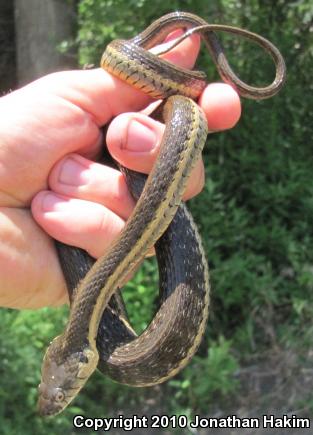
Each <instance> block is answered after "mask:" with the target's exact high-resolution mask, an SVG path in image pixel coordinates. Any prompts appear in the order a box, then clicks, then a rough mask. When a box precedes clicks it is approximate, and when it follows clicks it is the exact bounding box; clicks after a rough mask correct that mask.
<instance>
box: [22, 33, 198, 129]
mask: <svg viewBox="0 0 313 435" xmlns="http://www.w3.org/2000/svg"><path fill="white" fill-rule="evenodd" d="M175 36H177V32H175ZM199 48H200V39H199V36H198V35H192V36H191V37H189V38H187V39H185V40H184V41H182V43H180V44H179V46H177V47H175V48H173V50H171V51H170V52H169V53H166V54H164V56H162V57H163V58H164V59H166V60H168V61H170V62H173V63H175V64H176V65H178V66H181V67H184V68H192V67H193V66H194V63H195V61H196V58H197V55H198V52H199ZM41 85H42V86H43V87H44V88H45V89H47V86H48V87H49V90H50V91H52V92H54V93H55V94H57V95H58V96H60V97H62V98H64V99H66V100H68V101H70V102H71V103H73V104H75V105H77V106H78V107H80V108H81V109H83V110H84V111H86V112H88V113H89V114H91V115H92V117H93V118H94V120H95V122H96V123H97V125H98V126H99V127H100V126H103V125H105V124H106V123H107V122H108V121H109V120H110V119H111V118H113V117H114V116H116V115H118V114H120V113H124V112H129V111H138V110H141V109H143V108H144V107H146V106H147V105H148V104H149V103H150V102H151V101H152V98H151V97H149V96H147V95H146V94H144V93H143V92H141V91H139V90H136V89H134V88H133V87H132V86H131V85H128V84H127V83H126V82H124V81H122V80H120V79H119V78H117V77H113V76H112V75H111V74H109V73H108V72H107V71H105V70H103V69H102V68H96V69H93V70H80V71H68V72H62V73H53V74H49V75H48V76H45V77H43V78H41V79H39V80H36V81H35V82H32V83H31V84H30V85H28V86H26V87H25V88H24V89H27V88H31V87H33V86H36V87H37V89H39V88H40V86H41Z"/></svg>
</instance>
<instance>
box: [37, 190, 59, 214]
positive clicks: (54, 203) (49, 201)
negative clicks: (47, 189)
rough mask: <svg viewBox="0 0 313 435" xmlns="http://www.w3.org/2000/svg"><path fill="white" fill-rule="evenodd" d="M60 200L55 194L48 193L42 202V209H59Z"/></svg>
mask: <svg viewBox="0 0 313 435" xmlns="http://www.w3.org/2000/svg"><path fill="white" fill-rule="evenodd" d="M60 200H61V198H58V197H57V196H56V195H55V194H51V193H46V194H45V195H44V197H43V199H42V202H41V208H42V211H57V208H58V205H59V204H60Z"/></svg>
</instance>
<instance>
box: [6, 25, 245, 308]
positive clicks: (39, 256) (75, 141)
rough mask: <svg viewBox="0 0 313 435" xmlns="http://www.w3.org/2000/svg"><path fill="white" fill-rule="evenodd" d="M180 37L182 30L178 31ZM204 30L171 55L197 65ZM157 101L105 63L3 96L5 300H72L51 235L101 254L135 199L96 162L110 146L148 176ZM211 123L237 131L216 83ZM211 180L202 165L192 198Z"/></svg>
mask: <svg viewBox="0 0 313 435" xmlns="http://www.w3.org/2000/svg"><path fill="white" fill-rule="evenodd" d="M176 35H177V32H176V34H175V35H174V36H176ZM198 50H199V38H198V37H197V35H193V36H192V37H190V38H188V39H186V40H185V41H183V42H182V43H181V44H180V45H179V46H178V47H176V48H175V49H173V50H172V51H171V52H170V53H167V54H166V55H164V58H166V59H167V60H170V61H171V62H174V63H175V64H177V65H180V66H183V67H186V68H191V67H193V64H194V62H195V59H196V57H197V54H198ZM151 102H152V100H151V99H150V98H149V97H148V96H146V95H144V94H143V93H141V92H139V91H137V90H135V89H133V88H132V87H130V86H129V85H127V84H125V83H123V82H121V81H120V80H119V79H117V78H114V77H112V76H111V75H110V74H108V73H107V72H106V71H103V70H102V69H100V68H99V69H94V70H88V71H68V72H60V73H54V74H50V75H48V76H45V77H43V78H41V79H39V80H37V81H35V82H32V83H31V84H29V85H27V86H25V87H24V88H21V89H19V90H17V91H15V92H12V93H10V94H8V95H6V96H4V97H2V98H0V137H1V141H0V186H1V189H0V306H3V307H12V308H39V307H43V306H57V305H61V304H63V303H66V302H67V292H66V287H65V282H64V278H63V275H62V272H61V268H60V265H59V262H58V258H57V255H56V251H55V247H54V243H53V239H52V238H55V239H58V240H60V241H62V242H65V243H68V244H71V245H74V246H77V247H80V248H83V249H85V250H86V251H88V252H89V253H90V255H92V256H93V257H94V258H98V257H99V256H101V255H103V254H104V253H105V252H106V251H107V250H108V248H109V246H110V244H111V242H112V241H113V239H114V238H115V237H116V236H117V235H118V234H119V232H120V231H121V230H122V228H123V227H124V225H125V221H126V220H127V218H128V216H129V215H130V213H131V211H132V209H133V207H134V202H133V200H132V198H131V196H130V194H129V192H128V190H127V188H126V184H125V181H124V179H123V176H122V175H121V174H120V172H118V171H117V170H113V169H111V168H108V167H106V166H103V165H100V164H98V163H95V162H94V160H95V159H96V158H97V156H98V155H99V152H100V150H101V147H102V146H103V142H104V138H103V135H102V133H101V127H102V126H104V125H105V124H107V123H108V122H110V121H111V120H112V119H113V118H114V119H113V121H112V123H111V124H110V126H109V129H108V132H107V137H106V141H107V145H108V148H109V151H110V153H111V154H112V156H113V157H114V158H115V159H116V160H118V161H119V162H120V163H121V164H123V165H124V166H126V167H128V168H130V169H133V170H136V171H140V172H144V173H148V172H149V171H150V170H151V168H152V165H153V162H154V161H155V158H156V156H157V154H158V149H159V144H160V141H161V138H162V134H163V131H164V125H163V124H161V123H159V122H157V121H154V120H152V119H151V118H149V117H148V116H147V115H145V114H143V113H141V112H140V111H141V110H142V109H144V108H146V107H147V106H148V105H149V104H150V103H151ZM199 105H200V106H201V107H202V108H203V110H204V112H205V115H206V117H207V121H208V126H209V129H210V130H212V131H220V130H225V129H228V128H231V127H233V126H234V125H235V124H236V123H237V121H238V119H239V117H240V113H241V108H240V100H239V97H238V95H237V93H236V92H235V91H234V90H233V89H232V88H231V87H230V86H229V85H226V84H221V83H216V84H211V85H208V86H207V88H206V89H205V91H204V92H203V94H202V96H201V97H200V99H199ZM203 184H204V168H203V162H202V161H199V162H198V163H197V165H196V167H195V169H194V170H193V173H192V175H191V177H190V180H189V183H188V187H187V189H186V192H185V195H184V200H187V199H189V198H191V197H192V196H194V195H196V194H198V193H199V192H200V191H201V189H202V187H203Z"/></svg>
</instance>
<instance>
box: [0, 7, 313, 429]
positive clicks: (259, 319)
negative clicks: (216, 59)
mask: <svg viewBox="0 0 313 435" xmlns="http://www.w3.org/2000/svg"><path fill="white" fill-rule="evenodd" d="M311 3H312V2H311V1H310V0H299V1H295V2H289V1H287V0H278V1H276V2H272V1H269V0H266V1H262V2H261V1H259V0H251V1H249V2H245V1H243V0H241V1H240V0H219V1H211V2H208V1H207V0H205V1H203V0H184V1H183V0H181V1H179V0H173V1H172V2H171V6H170V7H168V3H166V2H164V1H163V0H162V1H160V0H155V1H154V2H150V1H147V0H137V1H132V0H131V1H128V2H126V1H125V0H114V1H113V0H81V1H80V3H79V28H80V30H79V35H78V42H79V46H80V60H81V64H85V63H88V64H90V63H94V64H98V63H99V59H100V56H101V54H102V51H103V50H104V47H105V45H106V44H107V43H108V42H109V41H110V40H111V39H113V38H116V37H126V38H127V37H130V36H133V35H135V34H137V33H138V31H140V30H142V29H144V28H145V26H146V25H147V24H148V23H150V22H151V21H152V20H153V19H155V18H157V17H159V16H161V15H162V14H164V13H167V12H170V11H173V10H186V11H192V12H194V13H197V14H198V15H200V16H202V17H204V18H205V19H207V20H208V21H209V22H216V23H224V24H232V25H237V26H242V27H246V28H248V29H250V30H252V31H255V32H257V33H260V34H262V35H264V36H266V37H267V38H269V39H270V40H271V41H273V42H274V43H275V44H277V46H278V47H279V48H280V49H281V51H282V53H283V54H284V56H285V59H286V63H287V69H288V81H287V84H286V86H285V88H284V90H283V91H282V92H281V93H280V94H279V95H278V96H276V97H275V98H273V99H270V100H268V101H263V102H255V101H252V102H250V101H244V102H243V115H242V118H241V120H240V122H239V125H238V126H237V127H236V128H234V129H232V130H231V131H227V132H223V133H215V134H212V135H211V136H210V138H209V140H208V143H207V147H206V149H205V155H204V158H205V166H206V186H205V189H204V192H203V193H202V194H201V195H200V196H199V197H197V198H196V199H194V200H193V201H192V202H191V208H192V212H193V215H194V217H195V220H196V222H198V224H199V227H200V232H201V234H202V236H203V240H204V244H205V247H206V251H207V257H208V261H209V265H210V269H211V285H212V308H211V316H210V320H209V327H208V333H207V337H206V338H205V340H204V342H203V343H202V346H201V348H200V352H199V353H198V356H197V357H195V358H194V359H193V361H192V362H191V363H190V365H189V366H188V367H187V368H186V369H185V370H184V371H183V372H182V373H181V374H180V375H178V376H177V377H175V379H173V380H172V381H170V382H169V383H167V384H166V385H163V386H161V387H158V388H156V389H140V390H138V389H132V388H128V387H124V386H120V385H118V384H115V383H113V382H111V381H109V380H108V379H104V378H103V377H102V376H100V375H95V376H93V378H92V380H91V381H90V382H89V383H88V385H87V387H86V389H84V391H83V392H82V394H81V395H80V396H79V398H78V400H77V401H75V404H74V405H73V406H72V407H70V408H69V409H68V410H67V411H66V412H65V413H64V414H62V415H61V416H59V417H57V418H55V419H53V420H48V421H42V420H41V419H39V418H38V417H35V401H36V385H37V384H38V382H39V371H40V363H41V359H42V355H43V351H44V349H45V348H46V346H47V344H48V341H49V340H50V339H51V338H52V337H54V336H55V335H57V334H58V333H59V332H60V331H61V330H62V325H63V324H64V321H65V318H66V315H65V313H64V311H62V310H41V311H37V312H28V311H25V312H14V311H6V310H3V311H2V314H1V319H0V325H1V330H2V331H5V333H3V334H1V338H0V340H1V346H0V357H1V361H2V363H1V368H0V373H1V375H2V376H1V379H2V380H1V387H0V396H1V399H0V421H1V428H2V432H3V433H19V432H21V431H22V430H23V432H25V433H27V432H29V433H36V434H37V433H38V434H41V433H42V434H43V433H46V432H49V431H51V432H53V433H55V434H58V433H61V432H64V431H68V433H69V432H70V430H71V429H70V427H71V417H72V415H73V414H75V413H78V412H84V413H85V414H86V415H88V416H92V415H98V416H100V415H101V416H106V415H114V413H116V415H117V414H118V413H119V412H121V410H124V411H125V412H127V410H131V409H133V410H135V411H137V413H138V409H142V406H143V405H144V403H146V401H147V399H149V400H150V401H152V402H151V403H153V406H152V408H153V407H154V408H153V409H157V410H163V411H164V412H166V413H168V414H170V413H177V414H180V413H186V414H188V415H191V414H192V413H194V412H202V413H206V414H208V413H210V409H211V407H212V406H213V403H214V402H215V400H216V398H219V399H220V400H221V401H226V399H227V400H229V399H230V398H232V397H233V396H232V395H233V394H235V393H236V392H237V391H238V390H237V387H238V384H237V382H236V380H235V376H234V374H235V373H236V372H237V370H238V368H239V367H240V364H243V363H244V362H249V361H250V360H251V359H252V357H254V356H255V355H258V354H261V353H262V352H263V351H264V350H266V351H267V352H270V351H271V349H272V348H274V347H275V348H277V347H284V348H287V349H288V348H304V347H305V346H309V345H311V342H312V337H313V323H312V318H313V316H312V314H313V312H312V311H313V309H312V307H313V304H312V302H313V292H312V289H313V267H312V262H313V234H312V232H313V230H312V216H313V201H312V198H313V183H312V167H313V157H312V147H311V140H312V137H313V131H312V130H313V129H312V122H311V120H312V111H313V109H312V108H313V104H312V95H313V93H312V87H313V85H312V79H311V71H312V57H313V44H312V34H313V32H312V17H313V7H312V4H311ZM221 39H222V40H223V42H224V45H225V51H226V53H227V55H228V57H229V59H230V61H231V63H232V64H233V65H234V69H235V70H236V71H237V72H238V74H239V75H240V76H241V77H243V79H244V80H246V81H247V82H249V83H252V84H259V85H260V84H264V83H268V82H269V81H270V78H271V77H272V76H273V67H272V64H271V62H270V61H269V59H267V57H266V56H265V55H264V54H263V53H262V51H261V50H259V49H257V48H255V46H253V45H251V44H249V43H246V42H244V43H243V42H242V41H241V40H239V39H238V38H236V40H234V41H233V40H232V39H231V38H228V37H227V36H225V35H221ZM200 65H201V67H202V68H205V70H206V71H207V72H208V77H209V78H210V81H211V80H215V79H216V77H217V75H216V72H215V68H214V67H213V65H212V61H211V60H210V58H209V56H208V55H206V54H203V55H202V56H201V59H200ZM213 78H214V79H213ZM156 276H157V273H156V270H155V266H154V265H153V262H152V263H151V262H149V263H147V264H146V265H145V266H144V269H142V270H141V271H139V272H138V274H137V275H136V277H135V278H134V280H133V281H132V282H131V283H129V284H128V286H127V288H126V293H125V294H126V302H127V307H128V309H129V314H130V318H131V319H132V321H133V322H134V324H135V326H136V328H137V330H142V329H144V328H145V327H146V325H147V323H148V321H149V319H150V318H151V315H152V313H153V301H154V298H155V283H156ZM309 405H310V406H312V401H311V403H310V404H309Z"/></svg>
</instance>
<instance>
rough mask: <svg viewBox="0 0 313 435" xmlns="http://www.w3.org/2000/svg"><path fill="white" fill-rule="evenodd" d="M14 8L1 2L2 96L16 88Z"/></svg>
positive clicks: (0, 0)
mask: <svg viewBox="0 0 313 435" xmlns="http://www.w3.org/2000/svg"><path fill="white" fill-rule="evenodd" d="M15 69H16V65H15V38H14V6H13V3H12V2H10V1H8V0H0V96H1V95H2V94H3V93H5V92H7V91H9V90H10V89H13V88H15V86H16V71H15Z"/></svg>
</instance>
